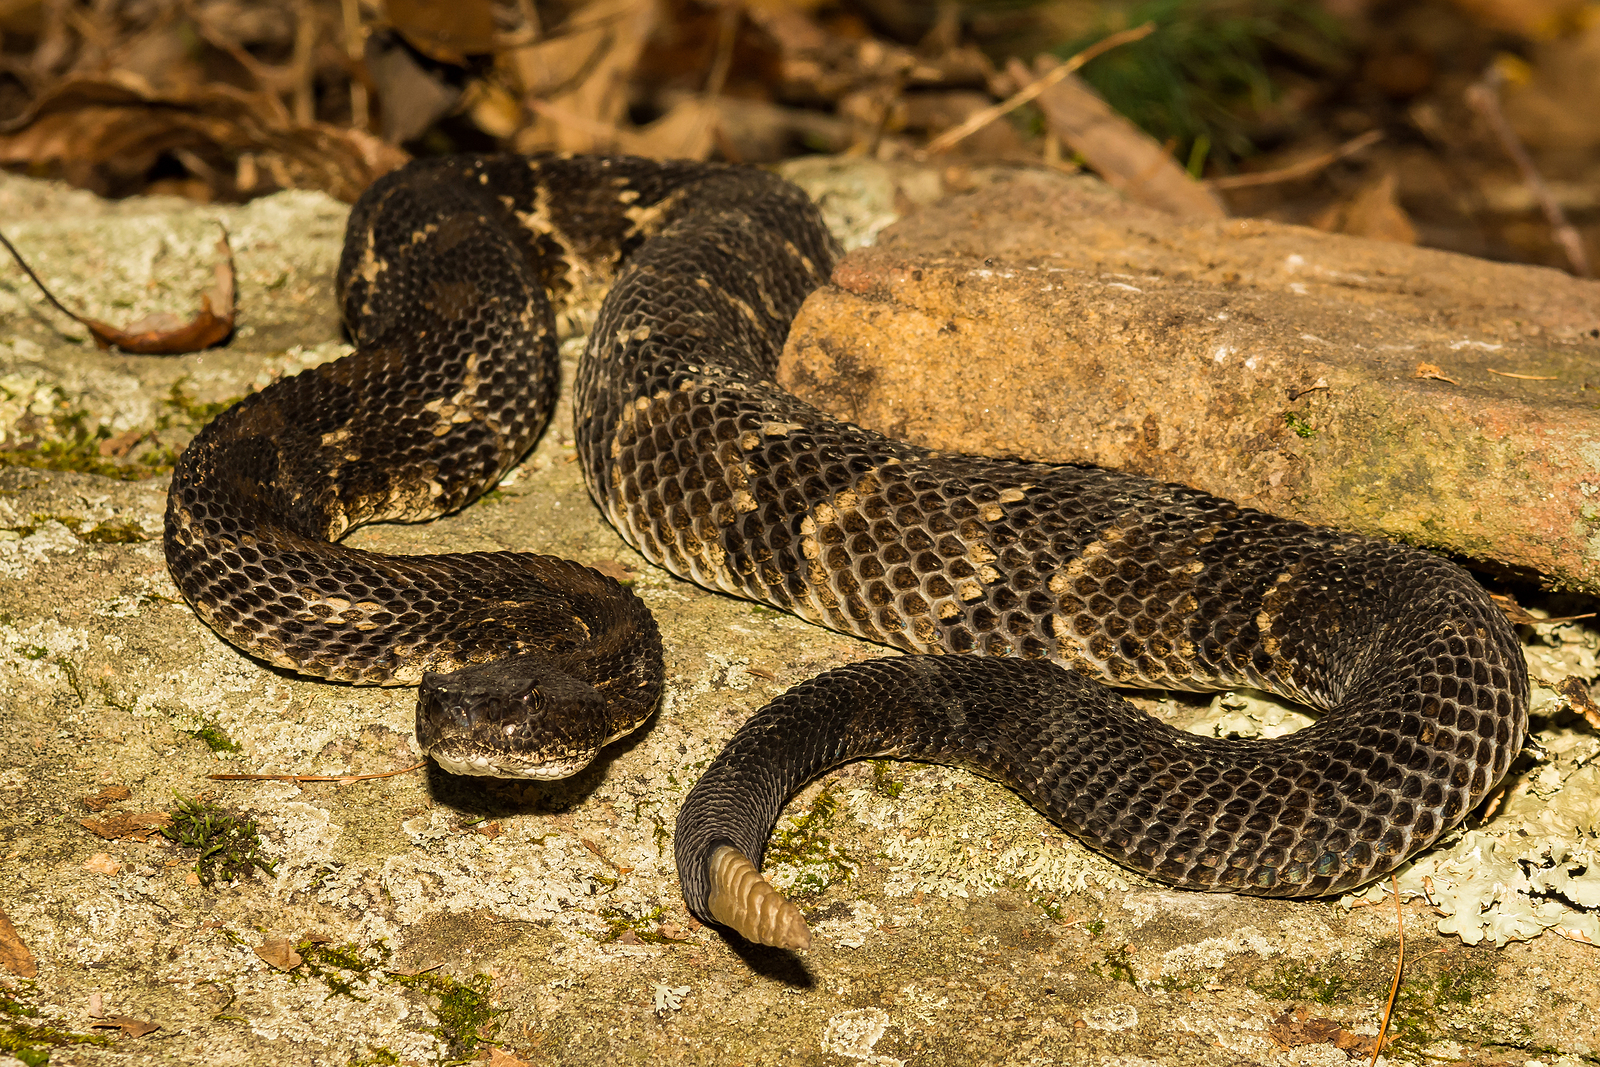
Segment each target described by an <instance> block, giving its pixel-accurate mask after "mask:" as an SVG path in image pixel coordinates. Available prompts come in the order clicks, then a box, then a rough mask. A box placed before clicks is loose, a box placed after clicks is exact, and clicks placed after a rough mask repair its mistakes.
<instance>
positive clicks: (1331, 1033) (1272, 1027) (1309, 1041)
mask: <svg viewBox="0 0 1600 1067" xmlns="http://www.w3.org/2000/svg"><path fill="white" fill-rule="evenodd" d="M1267 1037H1268V1038H1270V1039H1271V1040H1272V1042H1273V1044H1275V1045H1277V1046H1278V1051H1279V1052H1288V1051H1289V1050H1290V1049H1292V1048H1294V1047H1296V1046H1298V1045H1332V1046H1333V1047H1334V1048H1337V1049H1342V1050H1343V1051H1345V1052H1347V1053H1350V1052H1353V1053H1356V1054H1358V1055H1368V1054H1370V1053H1371V1052H1372V1049H1373V1046H1374V1044H1375V1043H1376V1039H1375V1038H1373V1037H1371V1036H1370V1035H1362V1034H1354V1033H1351V1032H1350V1031H1348V1030H1346V1029H1345V1028H1344V1024H1343V1023H1340V1022H1338V1021H1337V1020H1334V1019H1319V1018H1312V1017H1311V1013H1310V1012H1309V1011H1307V1010H1306V1009H1305V1008H1296V1009H1294V1010H1292V1011H1291V1010H1290V1009H1288V1008H1285V1009H1284V1010H1283V1014H1282V1015H1279V1016H1278V1017H1277V1018H1276V1019H1274V1020H1272V1022H1270V1023H1268V1024H1267Z"/></svg>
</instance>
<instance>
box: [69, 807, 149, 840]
mask: <svg viewBox="0 0 1600 1067" xmlns="http://www.w3.org/2000/svg"><path fill="white" fill-rule="evenodd" d="M78 825H79V826H81V827H83V828H84V829H85V830H88V831H89V832H90V833H92V834H94V835H96V836H97V837H103V838H105V839H106V840H107V841H120V840H124V839H126V840H130V841H148V840H150V838H152V837H154V836H155V835H156V834H158V833H160V832H161V828H162V827H164V826H170V825H172V816H170V815H168V814H167V813H166V812H164V811H146V812H131V811H119V812H116V813H115V814H112V815H107V816H106V817H105V818H104V819H79V820H78Z"/></svg>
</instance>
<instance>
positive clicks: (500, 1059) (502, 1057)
mask: <svg viewBox="0 0 1600 1067" xmlns="http://www.w3.org/2000/svg"><path fill="white" fill-rule="evenodd" d="M489 1067H531V1064H529V1062H528V1061H527V1060H523V1059H518V1058H517V1057H516V1056H513V1055H512V1054H511V1053H509V1052H507V1051H506V1050H505V1049H503V1048H496V1047H495V1046H493V1045H490V1046H489Z"/></svg>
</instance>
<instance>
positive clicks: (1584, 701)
mask: <svg viewBox="0 0 1600 1067" xmlns="http://www.w3.org/2000/svg"><path fill="white" fill-rule="evenodd" d="M1561 695H1562V696H1564V697H1566V698H1567V703H1568V705H1570V706H1571V708H1572V710H1573V711H1576V712H1578V713H1579V714H1580V715H1582V716H1583V721H1584V722H1586V723H1588V724H1589V725H1590V726H1593V727H1594V728H1595V729H1597V730H1600V707H1596V706H1595V702H1594V698H1593V697H1591V696H1590V695H1589V687H1588V686H1587V685H1584V683H1583V679H1582V678H1568V679H1567V680H1566V681H1564V682H1562V683H1561Z"/></svg>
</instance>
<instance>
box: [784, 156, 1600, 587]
mask: <svg viewBox="0 0 1600 1067" xmlns="http://www.w3.org/2000/svg"><path fill="white" fill-rule="evenodd" d="M781 380H782V381H783V382H784V383H785V384H786V385H788V386H789V387H790V388H792V389H793V390H794V391H795V392H797V393H799V394H800V395H802V396H804V397H805V398H806V399H808V400H810V401H811V402H813V403H815V404H817V405H818V406H821V407H823V408H824V409H826V410H828V411H830V412H832V413H834V414H836V415H839V416H841V417H843V418H846V419H849V420H851V421H853V422H858V423H861V424H863V425H866V426H869V427H872V428H874V429H877V430H880V431H882V432H884V433H886V434H888V435H890V436H892V437H897V438H901V439H905V440H910V441H915V442H917V443H919V444H924V445H928V446H930V447H934V448H943V449H952V450H957V451H964V452H979V453H985V454H989V455H1016V456H1022V457H1024V458H1028V459H1040V460H1046V461H1050V462H1082V463H1093V464H1098V465H1101V466H1107V467H1114V468H1119V469H1122V470H1128V471H1133V472H1135V473H1139V474H1144V475H1148V476H1150V477H1153V478H1158V479H1161V480H1164V481H1172V482H1181V483H1184V484H1186V485H1192V486H1196V487H1198V488H1201V489H1204V490H1206V491H1208V492H1211V493H1215V494H1217V495H1219V496H1223V497H1228V498H1231V499H1234V500H1237V501H1240V502H1241V503H1244V504H1247V505H1249V506H1251V507H1256V508H1260V509H1261V510H1263V511H1268V512H1273V513H1276V514H1280V515H1288V516H1294V517H1297V518H1302V519H1306V520H1308V521H1311V522H1315V523H1319V524H1323V525H1330V526H1336V527H1341V528H1345V529H1351V530H1358V531H1361V532H1364V533H1371V534H1378V535H1382V536H1387V537H1393V538H1399V539H1403V540H1407V541H1410V542H1412V543H1415V544H1418V545H1422V546H1424V547H1428V548H1433V549H1437V550H1440V551H1444V552H1448V553H1454V554H1456V555H1458V556H1462V557H1466V558H1467V559H1469V560H1476V561H1480V562H1484V563H1488V564H1493V565H1496V566H1498V567H1501V568H1509V569H1512V570H1515V571H1520V572H1523V573H1524V574H1525V575H1527V574H1536V575H1538V576H1539V578H1540V579H1541V580H1542V581H1543V582H1544V583H1546V584H1547V585H1548V586H1551V587H1555V588H1565V589H1574V590H1583V591H1586V592H1591V593H1593V592H1600V412H1597V407H1600V283H1596V282H1593V281H1583V280H1579V279H1575V278H1572V277H1569V276H1567V275H1564V274H1561V273H1558V272H1556V271H1552V270H1548V269H1544V268H1538V267H1524V266H1515V265H1508V264H1499V263H1491V262H1487V261H1485V260H1479V259H1473V258H1471V257H1467V256H1460V255H1455V254H1452V253H1447V252H1438V251H1433V250H1429V249H1422V248H1412V247H1408V246H1403V245H1396V244H1387V243H1383V242H1377V241H1366V240H1361V239H1356V238H1350V237H1343V236H1337V235H1330V234H1324V233H1320V232H1317V231H1314V230H1309V229H1303V228H1300V227H1293V226H1283V225H1279V224H1276V223H1271V222H1263V221H1257V220H1230V221H1218V222H1205V223H1197V222H1180V221H1177V220H1175V219H1173V218H1171V217H1170V216H1165V215H1162V214H1160V213H1158V212H1154V211H1150V210H1148V209H1144V208H1139V207H1136V206H1132V205H1127V204H1123V203H1121V202H1120V201H1117V200H1116V199H1115V198H1113V197H1111V196H1109V195H1108V194H1107V193H1106V192H1105V190H1104V189H1103V188H1102V187H1098V186H1095V185H1091V184H1088V183H1085V182H1057V183H1050V184H1041V183H1039V182H1037V181H1019V182H1012V183H1007V184H1002V185H995V186H991V187H989V188H986V189H982V190H980V191H978V192H975V193H973V194H971V195H967V196H959V197H954V198H950V199H946V200H943V201H941V202H939V203H938V204H936V205H934V206H931V207H926V208H923V209H921V210H919V211H916V212H914V213H913V214H911V215H910V216H909V217H907V218H905V219H903V220H902V221H900V222H899V223H897V224H895V225H893V226H891V227H889V228H888V229H886V230H884V231H883V232H882V234H881V235H880V236H879V238H878V242H877V244H876V245H875V246H874V247H871V248H865V249H861V250H859V251H855V252H852V253H851V254H850V255H849V256H848V257H847V258H846V259H845V260H844V261H843V262H841V263H840V265H839V267H838V268H837V270H836V271H835V274H834V284H833V285H832V286H830V287H828V288H826V289H824V290H822V291H820V292H818V293H817V294H815V295H813V296H812V298H811V299H810V300H809V301H808V302H807V304H806V306H805V308H804V310H803V311H802V312H801V315H800V318H799V320H798V321H797V322H796V325H795V329H794V331H793V333H792V334H791V335H790V341H789V347H788V350H787V351H786V353H785V357H784V362H783V365H782V368H781Z"/></svg>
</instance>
